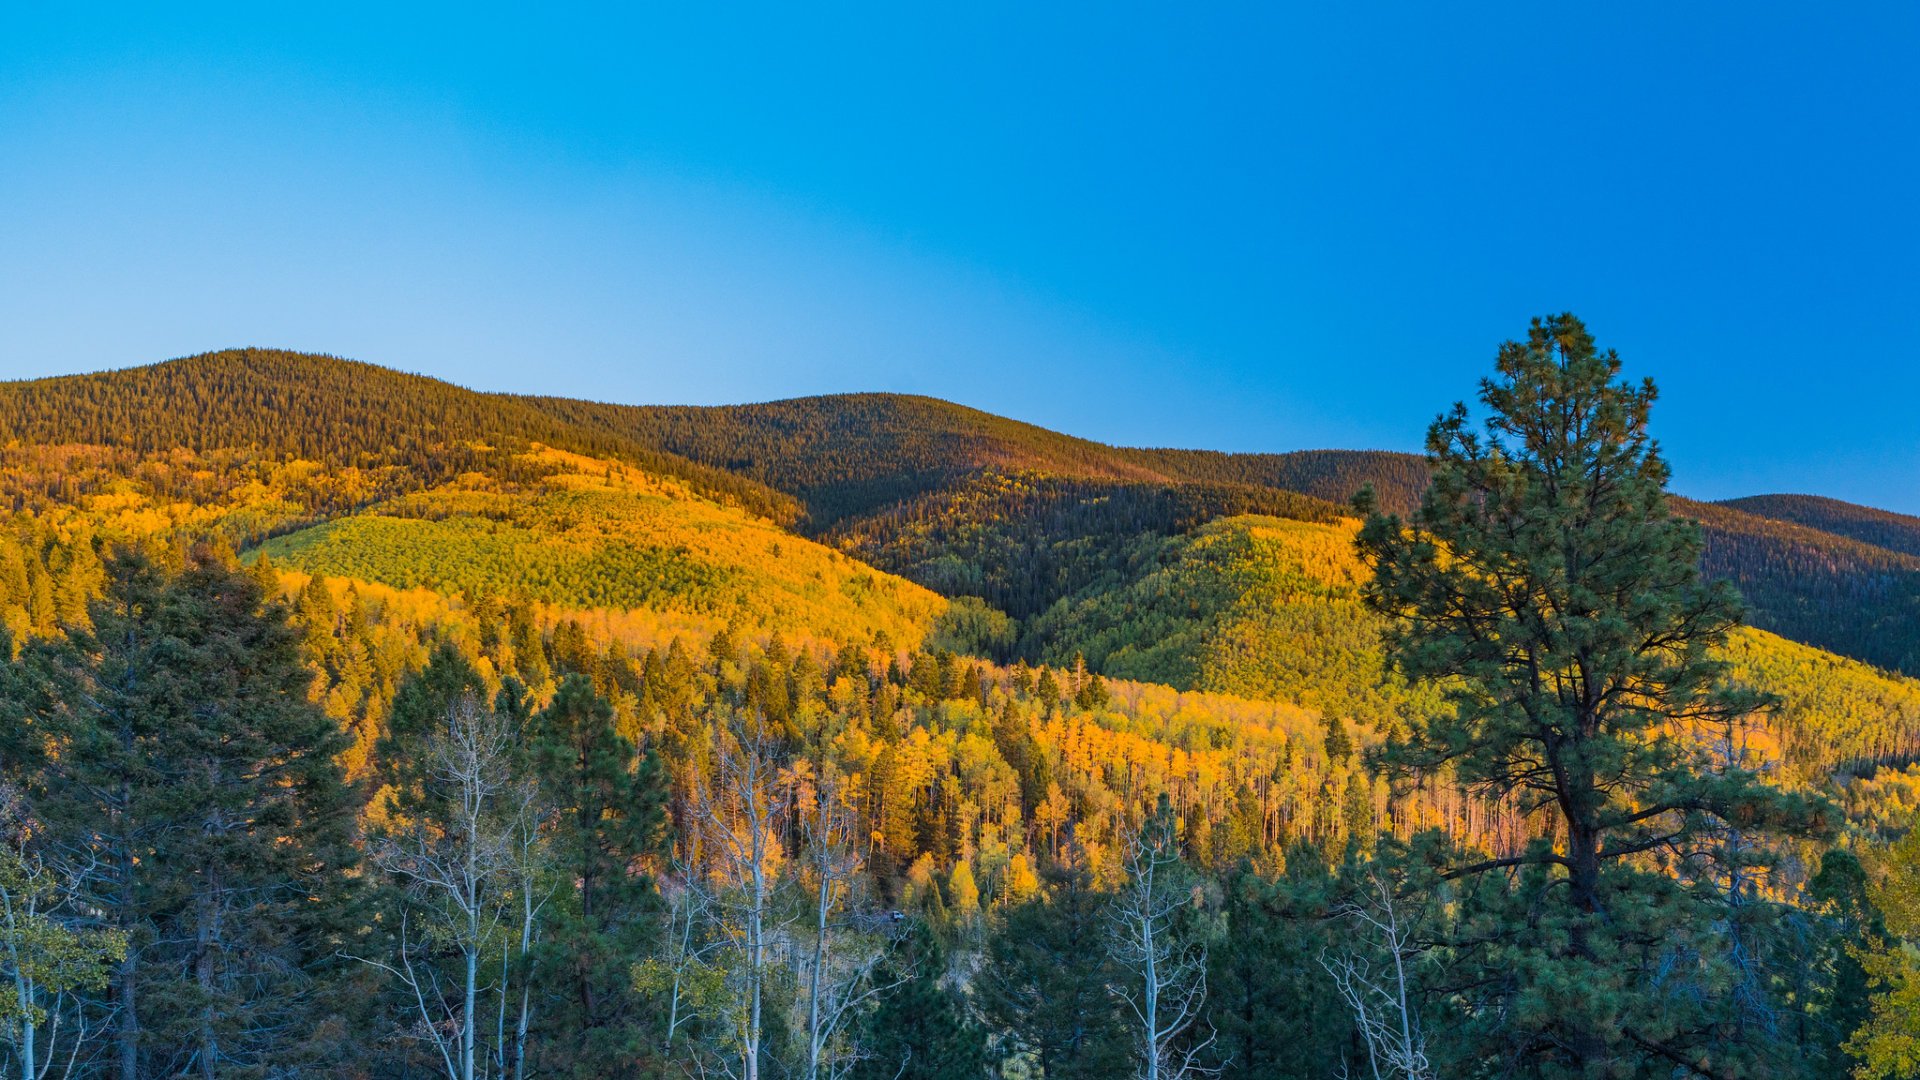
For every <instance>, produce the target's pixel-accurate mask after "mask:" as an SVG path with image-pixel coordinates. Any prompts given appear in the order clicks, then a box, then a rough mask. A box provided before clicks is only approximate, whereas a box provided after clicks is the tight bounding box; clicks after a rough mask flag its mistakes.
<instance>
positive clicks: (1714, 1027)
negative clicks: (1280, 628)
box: [1358, 315, 1816, 1076]
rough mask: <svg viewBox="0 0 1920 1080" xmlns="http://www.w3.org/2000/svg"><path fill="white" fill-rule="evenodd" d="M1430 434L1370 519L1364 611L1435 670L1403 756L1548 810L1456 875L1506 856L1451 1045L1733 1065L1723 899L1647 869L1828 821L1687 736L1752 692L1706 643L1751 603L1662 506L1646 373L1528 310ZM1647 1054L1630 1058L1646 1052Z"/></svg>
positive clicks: (1695, 533)
mask: <svg viewBox="0 0 1920 1080" xmlns="http://www.w3.org/2000/svg"><path fill="white" fill-rule="evenodd" d="M1497 367H1498V373H1497V375H1496V377H1494V378H1491V379H1488V380H1486V381H1484V382H1483V383H1482V386H1481V392H1480V400H1481V402H1482V403H1483V405H1484V406H1485V408H1486V411H1487V416H1486V420H1485V429H1484V432H1476V431H1474V430H1473V429H1472V427H1471V424H1470V418H1469V414H1468V411H1467V409H1466V407H1465V406H1464V405H1456V406H1455V407H1454V409H1453V411H1452V412H1451V413H1449V414H1447V415H1444V416H1442V417H1441V418H1440V419H1439V420H1437V421H1436V422H1435V423H1434V425H1433V427H1432V429H1431V430H1430V431H1429V433H1428V436H1427V456H1428V461H1429V463H1430V466H1431V469H1432V481H1431V484H1430V486H1429V487H1428V489H1427V492H1426V495H1425V497H1424V499H1423V501H1422V503H1421V506H1420V508H1419V510H1418V512H1417V513H1415V514H1414V516H1413V517H1412V519H1411V520H1410V521H1405V522H1403V521H1401V520H1400V519H1399V518H1398V517H1394V516H1385V515H1382V514H1379V513H1377V512H1374V506H1373V502H1372V499H1371V497H1370V495H1369V494H1368V493H1363V494H1362V496H1361V497H1360V499H1359V500H1358V504H1359V506H1360V508H1361V509H1362V510H1363V511H1364V512H1366V513H1367V514H1368V520H1367V523H1366V526H1365V528H1364V529H1363V531H1362V532H1361V534H1360V537H1359V541H1358V543H1359V551H1360V554H1361V556H1362V557H1363V559H1364V560H1365V561H1366V562H1367V563H1368V565H1369V566H1370V567H1371V568H1372V570H1373V572H1374V576H1373V579H1372V581H1371V582H1370V584H1369V585H1368V586H1367V589H1366V594H1365V595H1366V598H1367V600H1368V602H1369V604H1370V605H1371V606H1372V607H1373V608H1374V609H1375V610H1377V611H1379V612H1381V613H1382V614H1385V615H1388V616H1391V617H1392V618H1394V619H1396V620H1398V621H1397V622H1396V624H1395V628H1394V629H1393V630H1392V631H1391V632H1390V634H1389V637H1388V642H1387V644H1388V650H1389V653H1390V656H1391V658H1392V661H1393V663H1394V665H1395V666H1396V667H1397V668H1398V669H1399V670H1400V671H1401V672H1403V673H1404V674H1406V675H1407V676H1408V677H1410V678H1412V679H1428V680H1436V681H1438V682H1439V683H1440V685H1441V686H1442V687H1443V688H1444V690H1445V692H1446V695H1447V699H1448V704H1449V706H1450V707H1449V708H1448V709H1446V710H1444V711H1442V712H1439V713H1437V714H1435V715H1432V716H1427V717H1421V718H1416V720H1415V722H1414V723H1413V724H1412V725H1411V730H1410V731H1409V732H1408V733H1407V735H1406V737H1405V738H1404V739H1402V740H1400V741H1398V742H1397V743H1395V744H1393V745H1391V746H1390V747H1389V752H1388V758H1389V760H1390V761H1392V762H1393V763H1394V764H1395V765H1396V766H1398V767H1399V768H1401V769H1403V770H1408V771H1413V772H1419V773H1427V774H1432V773H1439V772H1450V773H1451V774H1452V775H1453V776H1454V777H1455V778H1457V779H1458V780H1459V781H1460V782H1462V783H1464V784H1466V785H1468V786H1469V787H1470V788H1471V789H1472V790H1475V791H1477V792H1480V793H1482V794H1484V795H1487V796H1490V797H1493V798H1503V799H1513V800H1516V801H1517V802H1518V805H1519V806H1520V808H1521V809H1522V810H1523V811H1524V812H1527V813H1530V814H1535V815H1538V816H1539V817H1540V819H1541V820H1540V822H1539V825H1540V829H1541V831H1542V832H1543V833H1546V834H1550V835H1551V836H1553V837H1555V838H1556V839H1553V840H1546V839H1543V840H1541V841H1539V842H1536V843H1534V844H1533V845H1532V846H1530V847H1528V848H1527V849H1526V850H1525V851H1523V852H1519V853H1514V854H1503V855H1500V856H1499V857H1496V858H1490V859H1485V860H1480V861H1477V862H1475V863H1472V864H1465V865H1460V866H1456V867H1454V868H1453V869H1452V873H1453V875H1454V876H1455V877H1461V876H1471V875H1477V874H1484V873H1487V872H1490V871H1496V870H1511V871H1514V872H1515V875H1516V878H1515V880H1516V882H1517V888H1516V891H1514V892H1513V893H1512V894H1511V895H1510V898H1509V901H1510V902H1508V903H1507V904H1506V906H1505V907H1504V908H1503V909H1502V910H1499V911H1493V910H1489V911H1486V912H1484V913H1483V918H1484V920H1485V922H1486V925H1484V926H1482V927H1481V928H1479V931H1478V932H1479V933H1480V934H1481V935H1482V938H1481V944H1479V945H1477V946H1476V948H1475V951H1474V955H1475V956H1476V957H1477V958H1478V959H1479V960H1481V961H1482V962H1486V963H1488V964H1489V965H1492V966H1493V967H1497V969H1498V971H1499V972H1500V977H1498V978H1489V980H1488V981H1487V982H1486V983H1484V984H1481V985H1480V986H1478V987H1477V989H1476V993H1475V995H1474V996H1473V998H1472V1000H1471V1004H1470V1006H1469V1008H1470V1020H1471V1024H1470V1026H1468V1027H1467V1028H1465V1029H1463V1030H1461V1031H1458V1032H1456V1033H1454V1037H1453V1038H1451V1039H1450V1040H1449V1042H1450V1043H1451V1044H1452V1045H1453V1046H1454V1047H1455V1048H1456V1049H1462V1048H1465V1049H1468V1052H1469V1053H1474V1054H1479V1055H1482V1056H1487V1055H1491V1056H1492V1057H1494V1058H1497V1059H1500V1060H1505V1061H1507V1062H1509V1063H1510V1064H1511V1066H1512V1067H1516V1068H1520V1069H1523V1070H1531V1071H1533V1072H1536V1073H1537V1074H1539V1075H1543V1076H1559V1075H1580V1074H1582V1071H1583V1070H1585V1069H1586V1068H1587V1064H1588V1063H1591V1062H1594V1061H1600V1060H1610V1061H1614V1062H1618V1063H1620V1064H1619V1065H1618V1066H1617V1067H1619V1068H1622V1069H1629V1070H1641V1069H1656V1068H1666V1069H1672V1068H1681V1069H1687V1070H1692V1071H1694V1072H1696V1073H1698V1074H1700V1075H1708V1076H1724V1075H1733V1074H1734V1073H1735V1072H1736V1071H1737V1070H1738V1067H1739V1066H1738V1064H1737V1063H1738V1062H1740V1061H1741V1060H1743V1059H1742V1057H1741V1056H1740V1055H1742V1054H1749V1053H1751V1054H1759V1053H1764V1050H1758V1049H1753V1048H1752V1047H1745V1048H1734V1047H1732V1046H1731V1045H1730V1044H1731V1043H1734V1042H1738V1041H1739V1039H1740V1038H1752V1039H1753V1040H1754V1041H1755V1042H1756V1043H1758V1042H1761V1041H1764V1032H1763V1031H1760V1030H1758V1026H1756V1027H1754V1028H1749V1029H1747V1030H1745V1031H1744V1032H1740V1033H1739V1034H1738V1035H1736V1030H1737V1028H1738V1024H1737V1021H1734V1020H1732V1019H1730V1018H1729V1017H1727V1016H1726V1015H1724V1013H1722V1012H1721V1011H1720V1010H1719V1004H1718V1003H1719V1002H1720V997H1721V995H1719V994H1718V992H1717V989H1716V988H1717V987H1719V986H1722V985H1724V984H1725V982H1726V981H1727V980H1728V979H1730V978H1731V975H1730V973H1729V972H1728V970H1727V967H1726V965H1727V963H1728V957H1727V955H1726V950H1725V948H1724V944H1725V943H1724V941H1722V940H1720V939H1719V938H1718V936H1717V935H1718V929H1717V927H1718V926H1719V925H1721V924H1722V923H1723V921H1724V919H1725V915H1726V913H1725V910H1724V905H1725V902H1726V898H1725V897H1724V896H1720V895H1717V894H1716V893H1715V891H1714V890H1710V889H1700V888H1688V887H1686V886H1685V885H1683V884H1682V882H1681V881H1679V880H1677V879H1676V877H1675V876H1674V875H1671V874H1668V873H1665V872H1662V871H1661V870H1659V869H1657V868H1655V867H1654V866H1653V865H1652V864H1651V860H1653V859H1656V858H1661V857H1665V858H1669V859H1673V860H1676V861H1684V860H1687V859H1690V858H1694V857H1696V856H1695V854H1694V851H1693V845H1691V844H1690V841H1692V840H1694V839H1695V838H1696V837H1697V836H1699V835H1700V834H1701V832H1702V829H1703V828H1704V827H1705V826H1706V825H1708V824H1709V823H1711V822H1714V821H1719V820H1725V819H1727V818H1730V817H1737V818H1738V819H1739V820H1741V821H1742V822H1743V825H1744V826H1745V827H1746V828H1747V829H1748V830H1750V831H1751V832H1754V833H1760V832H1764V831H1766V830H1768V829H1778V828H1784V827H1792V826H1802V825H1811V824H1814V823H1815V817H1816V815H1814V814H1813V813H1811V812H1810V810H1809V808H1808V807H1805V806H1802V805H1798V804H1796V803H1794V802H1793V801H1792V800H1789V799H1786V798H1785V797H1783V796H1779V795H1776V794H1774V793H1773V792H1771V791H1770V790H1769V789H1767V788H1765V787H1763V786H1762V785H1761V784H1759V782H1758V781H1757V780H1756V778H1755V777H1754V776H1753V775H1752V774H1751V773H1748V772H1745V771H1743V770H1741V769H1739V768H1725V769H1709V768H1708V767H1707V766H1706V762H1705V760H1704V756H1703V753H1702V750H1701V746H1700V741H1699V738H1698V735H1699V734H1700V732H1701V731H1702V730H1703V729H1705V728H1707V727H1710V726H1713V725H1722V724H1726V723H1730V722H1737V721H1738V720H1739V718H1741V717H1743V716H1745V715H1746V714H1748V713H1749V712H1751V711H1752V710H1754V709H1755V708H1756V707H1758V706H1759V705H1761V704H1762V699H1761V698H1760V697H1759V696H1757V695H1755V694H1753V693H1748V692H1742V691H1740V690H1737V689H1734V688H1732V687H1730V686H1728V684H1727V682H1726V679H1725V664H1724V663H1723V662H1721V661H1720V660H1719V659H1717V658H1716V657H1715V656H1714V655H1713V652H1712V650H1713V649H1714V648H1715V647H1716V646H1719V645H1721V644H1722V643H1724V642H1725V640H1726V638H1727V635H1728V633H1729V631H1731V630H1732V629H1733V627H1735V626H1736V625H1737V624H1738V622H1739V619H1740V602H1739V598H1738V596H1737V595H1736V594H1735V593H1734V592H1733V590H1732V589H1731V588H1730V587H1728V586H1726V585H1724V584H1707V583H1705V582H1703V581H1702V580H1701V577H1700V572H1699V559H1700V543H1701V541H1700V534H1699V529H1698V527H1697V526H1696V525H1694V524H1693V523H1692V522H1690V521H1687V520H1685V519H1682V518H1678V517H1675V516H1673V514H1672V513H1671V512H1670V510H1669V508H1668V505H1667V497H1666V490H1665V485H1666V481H1667V477H1668V469H1667V466H1666V463H1665V462H1664V461H1663V460H1662V459H1661V457H1660V454H1659V452H1658V449H1657V447H1656V446H1655V444H1654V442H1653V441H1652V438H1651V436H1650V434H1649V432H1648V427H1647V420H1648V413H1649V410H1650V408H1651V406H1652V404H1653V401H1654V388H1653V385H1652V383H1651V382H1644V383H1642V384H1640V385H1638V386H1633V385H1628V384H1625V383H1621V382H1616V381H1615V379H1616V377H1617V376H1618V374H1619V371H1620V361H1619V359H1618V357H1617V356H1616V355H1615V354H1613V353H1611V352H1604V353H1603V352H1600V351H1599V350H1597V349H1596V348H1595V347H1594V344H1593V339H1592V338H1591V336H1589V335H1588V333H1587V331H1586V328H1585V327H1584V326H1583V325H1582V324H1581V323H1580V321H1579V320H1578V319H1575V318H1574V317H1572V316H1570V315H1561V316H1555V317H1551V318H1546V319H1537V320H1535V321H1534V324H1533V327H1532V329H1531V331H1530V333H1529V335H1528V337H1527V340H1525V341H1522V342H1510V343H1508V344H1506V345H1504V346H1502V347H1501V349H1500V352H1499V358H1498V365H1497ZM1634 1063H1639V1064H1634Z"/></svg>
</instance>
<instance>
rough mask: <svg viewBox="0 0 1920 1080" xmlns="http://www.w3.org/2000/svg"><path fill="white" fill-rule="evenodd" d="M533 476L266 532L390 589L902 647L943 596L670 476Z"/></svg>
mask: <svg viewBox="0 0 1920 1080" xmlns="http://www.w3.org/2000/svg"><path fill="white" fill-rule="evenodd" d="M520 461H521V464H523V465H524V466H526V470H525V471H526V472H530V473H534V474H535V476H534V478H532V479H520V480H517V481H504V480H501V479H498V478H495V477H491V476H487V475H484V474H470V475H467V476H463V477H461V478H459V479H457V480H455V481H453V482H450V483H447V484H443V485H439V486H436V487H433V488H429V489H426V490H423V491H418V492H413V493H409V494H407V495H404V496H400V497H397V498H394V499H389V500H385V501H382V502H379V503H376V504H374V505H373V506H370V507H368V508H367V509H366V510H365V511H363V512H360V513H356V514H352V515H349V516H345V517H341V518H337V519H334V520H331V521H327V522H325V523H322V524H318V525H314V526H312V527H309V528H306V529H302V530H300V531H298V532H294V533H290V534H287V535H285V536H280V537H277V538H275V539H273V540H271V541H269V542H268V543H266V544H265V545H264V546H263V547H262V548H261V550H262V551H264V552H265V553H266V555H267V556H268V557H269V558H270V559H272V560H273V561H274V562H275V563H277V564H282V565H286V566H289V567H293V568H296V569H299V570H303V571H306V572H309V573H318V574H324V575H327V576H330V577H347V578H356V579H359V580H364V581H373V582H379V583H381V584H384V585H389V586H393V587H395V588H401V589H409V588H421V587H424V588H429V589H434V590H437V591H441V592H447V593H457V594H461V595H463V596H467V597H470V598H477V597H482V596H516V595H525V596H527V597H529V598H532V599H535V600H539V601H542V602H545V603H549V604H555V605H560V606H562V607H568V608H576V609H596V608H604V609H611V610H615V611H625V610H630V609H646V610H649V611H657V612H669V613H676V614H679V615H684V616H689V617H691V619H692V621H693V623H694V625H697V626H701V627H703V628H704V629H705V631H706V633H707V634H709V635H710V634H711V633H713V632H715V631H717V630H719V629H721V628H722V627H725V626H727V625H728V624H730V623H731V624H737V625H740V626H742V627H745V628H750V629H753V630H756V631H771V630H779V631H783V632H785V633H788V634H804V635H811V636H817V637H820V638H822V639H829V640H841V639H857V640H861V641H865V640H869V639H871V638H872V637H873V635H874V634H875V633H876V632H878V631H884V632H886V633H887V634H888V635H889V636H890V637H891V638H892V639H893V640H895V641H897V642H899V643H900V644H902V645H906V646H911V645H913V644H915V643H917V642H918V641H919V640H920V638H921V637H923V636H924V635H925V633H926V631H927V629H928V628H929V626H930V625H931V624H932V621H933V619H934V616H935V615H937V614H938V613H939V611H940V610H941V609H942V608H944V607H945V606H946V601H944V600H943V599H941V598H940V597H939V596H937V595H935V594H934V593H932V592H929V591H928V590H926V589H924V588H922V587H920V586H918V585H914V584H912V583H911V582H908V581H905V580H902V579H900V578H897V577H894V576H893V575H890V574H885V573H881V572H879V571H876V570H874V569H872V568H871V567H868V566H866V565H864V564H861V563H859V562H856V561H855V560H853V559H850V558H848V557H847V556H846V555H843V554H841V553H840V552H837V551H834V550H833V549H831V548H826V547H822V546H821V545H819V544H816V543H813V542H812V541H809V540H806V539H803V538H801V537H797V536H794V535H792V534H790V533H787V532H785V531H783V530H781V529H780V528H778V527H777V526H774V525H773V524H771V523H769V522H767V521H765V520H764V519H761V518H755V517H752V516H750V515H748V514H745V513H743V512H741V511H740V510H738V509H735V508H732V507H726V506H721V505H719V504H717V503H714V502H712V501H710V500H707V499H703V498H700V497H698V496H697V495H695V494H694V493H693V492H691V491H689V490H688V489H687V488H686V487H685V486H684V485H683V484H681V483H679V482H677V481H674V480H670V479H665V478H661V477H657V476H653V475H649V474H647V473H644V472H641V471H639V470H637V469H634V468H631V467H628V466H624V465H620V464H617V463H613V462H610V461H605V460H599V459H593V458H588V457H584V456H580V455H575V454H567V453H564V452H561V451H557V450H552V449H544V450H541V451H538V452H535V453H529V454H526V455H523V456H522V457H521V459H520Z"/></svg>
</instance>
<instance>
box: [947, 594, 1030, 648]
mask: <svg viewBox="0 0 1920 1080" xmlns="http://www.w3.org/2000/svg"><path fill="white" fill-rule="evenodd" d="M1017 627H1018V624H1017V623H1015V622H1014V621H1013V620H1012V619H1011V618H1009V617H1008V616H1007V613H1006V612H1004V611H999V610H997V609H995V608H992V607H988V606H987V603H986V601H984V600H980V599H978V598H976V597H972V596H962V597H958V598H956V599H954V600H953V601H952V602H951V603H949V604H948V605H947V610H945V611H943V612H941V613H940V616H939V617H938V618H937V619H935V620H934V623H933V633H932V635H931V636H930V637H929V638H928V639H927V648H929V649H932V650H935V651H937V652H949V653H959V654H962V655H965V656H985V657H989V658H992V659H995V660H1006V659H1008V658H1009V657H1010V655H1011V653H1012V652H1013V643H1014V641H1015V640H1016V639H1017V637H1018V633H1019V632H1018V629H1017Z"/></svg>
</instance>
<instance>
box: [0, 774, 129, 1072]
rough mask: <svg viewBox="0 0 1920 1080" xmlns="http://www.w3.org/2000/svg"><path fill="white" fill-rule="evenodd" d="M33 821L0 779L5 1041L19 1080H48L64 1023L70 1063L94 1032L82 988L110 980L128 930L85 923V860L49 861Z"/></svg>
mask: <svg viewBox="0 0 1920 1080" xmlns="http://www.w3.org/2000/svg"><path fill="white" fill-rule="evenodd" d="M36 832H37V829H36V826H35V823H34V821H33V820H32V819H31V817H30V816H29V814H28V812H27V807H26V800H25V799H24V797H23V796H22V795H21V794H20V792H19V790H18V789H16V788H14V787H13V786H11V785H6V784H0V980H4V984H3V985H0V1042H3V1043H4V1045H5V1046H6V1047H7V1048H8V1049H10V1050H11V1051H12V1053H13V1056H14V1062H13V1064H14V1066H15V1068H16V1070H17V1071H16V1072H15V1075H16V1076H18V1077H19V1078H20V1080H43V1078H44V1077H46V1076H47V1075H48V1073H49V1072H50V1071H51V1069H52V1068H53V1065H54V1063H55V1062H56V1061H57V1060H59V1056H60V1051H61V1038H62V1032H61V1026H62V1024H63V1022H66V1023H68V1026H69V1027H70V1030H69V1031H68V1032H67V1033H66V1034H65V1038H66V1047H65V1055H66V1068H65V1070H64V1072H65V1073H66V1074H69V1075H71V1074H72V1072H73V1070H74V1063H75V1062H76V1061H77V1060H78V1059H79V1055H80V1053H81V1051H82V1050H83V1049H84V1048H85V1046H86V1044H87V1042H88V1040H89V1039H90V1038H91V1037H92V1035H93V1034H94V1031H93V1024H92V1018H91V1017H90V1010H91V1008H92V1004H91V1002H89V1001H87V1000H86V999H85V998H84V997H83V993H84V992H85V991H91V990H99V989H101V988H102V987H104V986H105V985H106V984H107V979H108V976H109V975H110V974H111V973H112V971H113V968H114V965H115V964H116V962H118V961H119V960H120V958H121V957H122V956H123V955H124V954H125V952H126V947H127V940H126V935H124V934H122V933H120V932H119V931H116V930H108V929H101V928H98V927H89V926H87V925H85V923H86V921H87V920H84V919H82V918H80V917H79V916H78V914H77V912H75V911H74V910H73V909H74V907H75V896H76V892H77V889H76V885H77V883H78V882H80V881H81V880H83V879H85V878H86V877H88V876H89V875H90V874H91V873H92V869H93V864H92V862H91V856H89V855H84V854H83V855H82V856H81V860H82V862H81V864H80V865H59V866H56V865H51V864H49V863H48V862H47V860H46V858H45V857H44V856H43V855H42V854H41V853H40V852H38V851H36V850H35V847H36V844H35V839H36Z"/></svg>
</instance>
